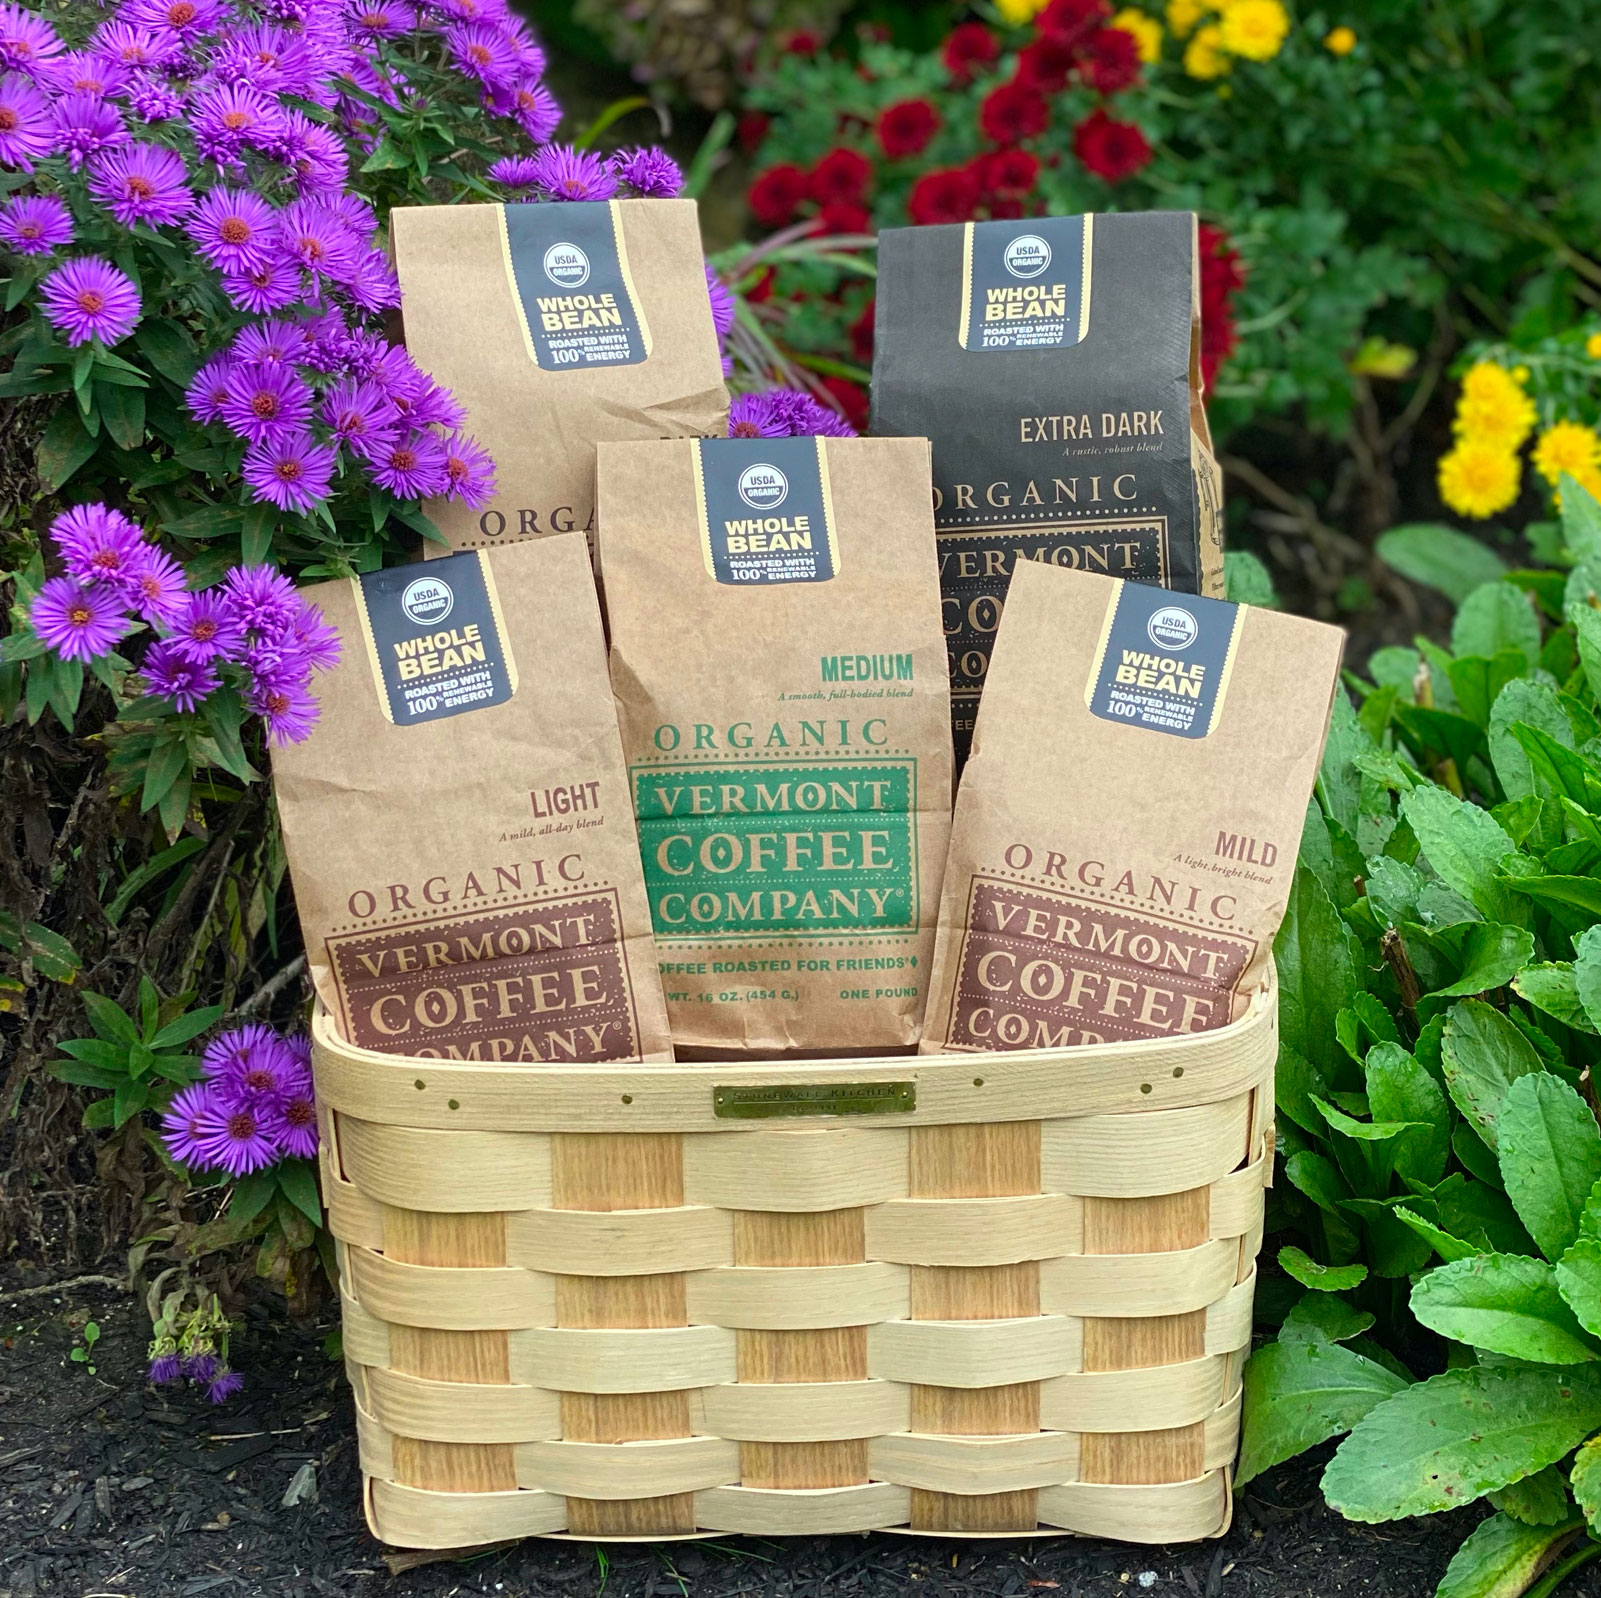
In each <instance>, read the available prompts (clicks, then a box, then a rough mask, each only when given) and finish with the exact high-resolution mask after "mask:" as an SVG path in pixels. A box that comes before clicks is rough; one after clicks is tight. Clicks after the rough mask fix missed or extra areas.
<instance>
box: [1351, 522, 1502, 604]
mask: <svg viewBox="0 0 1601 1598" xmlns="http://www.w3.org/2000/svg"><path fill="white" fill-rule="evenodd" d="M1375 547H1376V548H1377V550H1378V555H1379V559H1380V560H1382V561H1383V562H1384V563H1385V564H1386V565H1387V566H1390V567H1392V568H1393V569H1394V570H1396V571H1398V572H1400V574H1401V575H1402V576H1403V577H1410V578H1411V579H1412V581H1413V582H1415V583H1422V584H1424V585H1425V586H1426V587H1429V588H1437V589H1439V591H1440V592H1441V593H1442V594H1444V595H1445V596H1446V598H1448V599H1450V600H1451V601H1453V602H1454V603H1455V604H1458V605H1460V604H1461V603H1462V602H1463V601H1464V600H1465V599H1466V598H1467V597H1468V595H1469V594H1471V593H1472V592H1473V591H1474V589H1476V588H1478V587H1479V586H1480V585H1481V584H1482V583H1492V582H1495V581H1496V580H1497V579H1498V578H1500V577H1502V576H1504V575H1505V573H1506V569H1507V568H1506V564H1505V562H1504V561H1502V559H1501V558H1500V556H1499V555H1497V554H1496V553H1495V552H1494V550H1492V549H1490V548H1489V547H1488V546H1487V545H1486V544H1484V543H1482V542H1481V541H1480V540H1479V539H1477V538H1471V537H1469V536H1468V534H1466V533H1459V532H1457V531H1456V529H1455V528H1452V527H1441V526H1439V525H1438V524H1436V523H1432V522H1418V523H1411V524H1408V525H1407V526H1404V527H1392V528H1391V529H1390V530H1389V532H1387V533H1383V534H1381V535H1380V537H1379V540H1378V543H1377V545H1376V546H1375Z"/></svg>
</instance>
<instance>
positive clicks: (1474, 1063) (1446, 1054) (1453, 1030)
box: [1440, 999, 1540, 1150]
mask: <svg viewBox="0 0 1601 1598" xmlns="http://www.w3.org/2000/svg"><path fill="white" fill-rule="evenodd" d="M1440 1057H1441V1063H1442V1065H1443V1066H1444V1068H1445V1084H1446V1087H1447V1088H1448V1089H1449V1090H1450V1094H1451V1099H1452V1102H1453V1103H1454V1104H1455V1105H1456V1107H1457V1109H1459V1110H1460V1111H1461V1112H1462V1114H1463V1115H1465V1116H1466V1117H1467V1119H1468V1120H1469V1121H1471V1122H1472V1123H1473V1126H1474V1127H1475V1128H1476V1129H1477V1131H1478V1133H1479V1136H1480V1137H1481V1138H1483V1139H1484V1141H1485V1143H1486V1144H1487V1145H1488V1147H1489V1148H1491V1149H1492V1150H1493V1149H1495V1148H1496V1147H1497V1136H1496V1127H1497V1123H1498V1119H1499V1116H1500V1111H1501V1100H1502V1098H1503V1097H1504V1096H1505V1094H1506V1091H1507V1089H1508V1088H1509V1087H1511V1086H1512V1084H1513V1083H1514V1082H1515V1081H1516V1080H1517V1079H1518V1078H1519V1077H1521V1076H1526V1075H1528V1073H1529V1072H1531V1071H1538V1070H1539V1069H1540V1061H1539V1057H1538V1056H1537V1055H1536V1054H1535V1052H1534V1046H1533V1045H1532V1044H1531V1043H1530V1042H1529V1040H1528V1039H1527V1038H1526V1037H1524V1035H1523V1034H1522V1033H1521V1032H1520V1031H1518V1029H1517V1028H1516V1027H1515V1026H1514V1025H1513V1024H1512V1023H1511V1022H1510V1021H1509V1020H1507V1018H1506V1017H1505V1016H1504V1015H1502V1014H1501V1012H1500V1011H1499V1010H1495V1009H1492V1008H1491V1007H1490V1006H1489V1005H1488V1004H1485V1003H1484V1002H1483V1001H1482V1000H1480V999H1461V1000H1459V1001H1458V1002H1457V1003H1456V1004H1455V1005H1453V1006H1452V1008H1451V1013H1450V1014H1449V1015H1448V1016H1447V1017H1446V1022H1445V1037H1444V1039H1443V1041H1442V1043H1441V1049H1440Z"/></svg>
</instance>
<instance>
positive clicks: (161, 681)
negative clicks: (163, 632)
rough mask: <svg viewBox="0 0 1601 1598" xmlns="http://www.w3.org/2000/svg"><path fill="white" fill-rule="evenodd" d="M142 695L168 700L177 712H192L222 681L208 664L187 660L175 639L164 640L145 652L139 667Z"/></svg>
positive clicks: (208, 662) (207, 662) (212, 666)
mask: <svg viewBox="0 0 1601 1598" xmlns="http://www.w3.org/2000/svg"><path fill="white" fill-rule="evenodd" d="M139 673H140V675H141V676H142V677H143V678H144V680H145V692H146V693H147V694H149V695H150V696H151V697H152V698H154V699H170V700H171V701H172V703H173V706H174V707H175V708H176V709H178V710H183V711H189V710H194V709H195V708H196V707H197V706H198V705H199V704H200V703H201V702H202V701H203V700H204V699H205V698H206V697H207V696H208V695H209V694H210V693H211V692H212V691H213V690H214V689H215V688H216V687H217V685H218V683H219V682H220V681H221V679H220V678H219V677H218V676H217V668H216V667H215V666H214V665H212V663H211V662H210V661H205V662H203V663H202V662H198V661H193V660H190V659H189V658H188V657H187V656H186V655H185V654H184V653H183V649H182V646H181V645H180V644H178V643H177V641H176V640H174V639H168V638H164V639H161V640H159V641H158V642H156V643H153V644H152V645H151V646H150V648H149V649H147V650H146V651H145V658H144V664H143V665H142V666H141V667H140V668H139Z"/></svg>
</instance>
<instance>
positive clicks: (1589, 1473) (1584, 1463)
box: [1568, 1436, 1601, 1536]
mask: <svg viewBox="0 0 1601 1598" xmlns="http://www.w3.org/2000/svg"><path fill="white" fill-rule="evenodd" d="M1568 1481H1569V1483H1570V1485H1571V1486H1572V1488H1573V1496H1574V1497H1575V1498H1576V1499H1578V1501H1579V1508H1580V1509H1582V1510H1583V1511H1584V1513H1585V1518H1586V1519H1587V1520H1588V1521H1589V1522H1590V1530H1591V1531H1592V1532H1594V1533H1595V1534H1596V1535H1598V1536H1601V1436H1598V1437H1592V1438H1591V1439H1590V1441H1589V1442H1587V1443H1586V1444H1585V1445H1584V1447H1583V1448H1581V1449H1580V1450H1579V1451H1578V1453H1577V1454H1575V1455H1574V1456H1573V1469H1572V1470H1571V1471H1570V1472H1569V1473H1568Z"/></svg>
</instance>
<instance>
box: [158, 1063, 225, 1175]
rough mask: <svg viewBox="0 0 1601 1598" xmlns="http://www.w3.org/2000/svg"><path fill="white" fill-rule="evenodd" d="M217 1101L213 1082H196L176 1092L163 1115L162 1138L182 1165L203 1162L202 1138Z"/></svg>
mask: <svg viewBox="0 0 1601 1598" xmlns="http://www.w3.org/2000/svg"><path fill="white" fill-rule="evenodd" d="M216 1103H217V1100H216V1095H215V1094H214V1093H213V1092H212V1089H211V1084H210V1083H209V1082H195V1083H192V1084H191V1085H190V1086H189V1087H186V1088H181V1089H179V1091H178V1092H176V1093H174V1094H173V1096H172V1102H171V1103H170V1104H169V1105H168V1106H167V1112H166V1114H165V1115H163V1116H162V1118H161V1141H162V1142H163V1143H164V1144H166V1146H167V1152H168V1153H169V1154H170V1155H171V1156H172V1157H173V1159H175V1160H176V1161H177V1162H178V1163H179V1164H180V1165H199V1164H201V1163H202V1161H203V1159H204V1156H203V1154H202V1152H201V1148H200V1139H201V1137H202V1136H203V1134H204V1128H205V1126H206V1124H207V1119H208V1118H209V1116H210V1115H211V1113H212V1112H213V1111H214V1110H215V1109H216Z"/></svg>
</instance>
